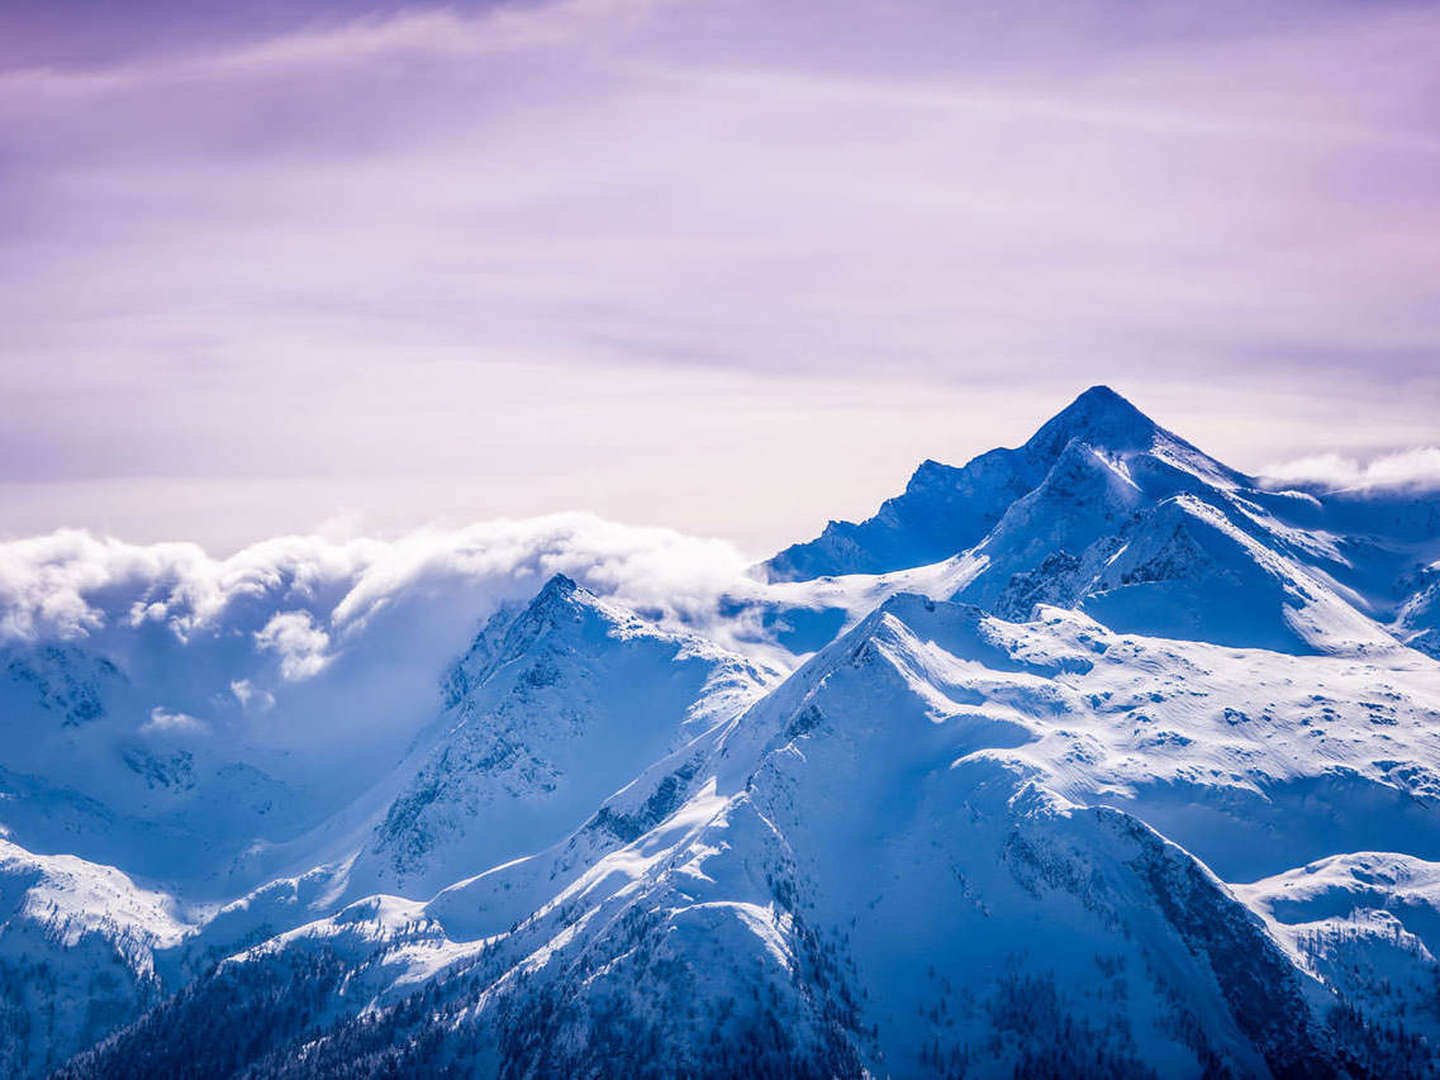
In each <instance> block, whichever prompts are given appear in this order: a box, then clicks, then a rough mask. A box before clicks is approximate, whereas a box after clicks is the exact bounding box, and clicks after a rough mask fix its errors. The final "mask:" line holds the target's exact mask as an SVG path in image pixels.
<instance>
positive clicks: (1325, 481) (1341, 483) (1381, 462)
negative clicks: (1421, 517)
mask: <svg viewBox="0 0 1440 1080" xmlns="http://www.w3.org/2000/svg"><path fill="white" fill-rule="evenodd" d="M1263 475H1264V478H1265V480H1266V482H1267V483H1269V484H1271V485H1272V486H1280V485H1286V484H1298V485H1309V486H1315V487H1320V488H1325V489H1328V490H1340V489H1345V488H1359V489H1365V488H1419V489H1426V490H1433V489H1435V488H1440V447H1435V446H1422V447H1416V448H1415V449H1412V450H1401V451H1398V452H1396V453H1391V454H1381V455H1379V456H1377V457H1372V458H1369V459H1368V460H1367V459H1359V458H1353V457H1345V456H1343V455H1341V454H1315V455H1312V456H1310V457H1303V458H1298V459H1296V460H1294V461H1286V462H1279V463H1277V464H1274V465H1271V466H1269V467H1268V468H1267V469H1265V470H1264V473H1263Z"/></svg>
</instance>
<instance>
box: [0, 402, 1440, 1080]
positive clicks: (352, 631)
mask: <svg viewBox="0 0 1440 1080" xmlns="http://www.w3.org/2000/svg"><path fill="white" fill-rule="evenodd" d="M596 565H597V567H598V566H599V565H600V564H599V563H598V562H597V564H596ZM542 576H543V580H536V581H534V582H533V584H531V585H530V586H529V587H528V588H527V589H525V590H523V594H519V595H514V596H507V597H502V598H498V599H495V600H494V601H493V602H492V601H486V602H485V603H480V602H477V601H476V600H475V599H474V598H473V597H471V596H470V595H468V594H466V593H464V592H463V591H457V592H456V593H455V594H454V595H453V596H445V597H442V598H441V599H439V600H436V601H434V602H435V603H439V604H443V605H445V606H446V609H447V611H449V612H450V617H451V619H452V621H453V623H454V624H455V625H463V626H465V627H467V629H466V630H465V631H464V633H463V634H457V635H456V636H455V637H454V639H453V640H447V641H446V642H445V643H444V644H443V645H442V646H439V647H437V651H436V655H435V656H434V657H433V662H432V660H431V659H428V658H429V656H430V654H429V653H425V654H424V656H425V657H427V659H425V660H423V661H415V662H414V663H412V662H411V660H410V659H409V655H410V654H409V653H405V652H404V647H406V645H407V643H409V642H410V638H409V637H408V636H407V635H406V634H405V632H404V631H405V629H406V628H407V626H410V625H412V624H413V623H412V622H407V619H408V620H413V618H414V616H413V611H409V610H408V609H406V608H405V607H404V606H403V605H390V606H389V607H386V606H385V605H375V607H374V611H373V613H371V614H367V615H366V617H364V618H359V619H356V620H355V621H353V622H352V623H350V624H347V625H346V627H343V628H342V627H340V626H339V625H338V623H337V624H335V625H330V626H328V627H327V626H322V625H320V624H319V623H317V622H316V621H315V620H313V619H312V618H311V616H310V615H308V614H305V612H307V611H309V610H310V609H309V608H304V609H303V611H302V605H301V600H302V599H303V600H304V602H305V603H307V604H312V605H313V604H315V603H318V602H319V600H318V599H317V598H320V599H324V601H325V603H328V604H331V605H332V606H334V605H335V604H339V605H342V606H343V605H351V606H354V605H355V603H356V600H355V598H354V597H353V596H344V597H342V596H341V595H339V593H338V592H337V595H336V596H334V597H331V596H329V592H327V590H329V591H331V592H335V591H336V590H334V589H333V588H332V586H330V585H327V584H326V580H322V579H320V578H315V579H313V580H312V578H311V577H307V576H306V575H305V574H302V573H299V572H290V571H287V572H285V573H278V572H277V573H273V574H268V575H263V576H262V577H261V578H260V579H257V580H256V581H254V582H250V581H249V580H248V579H247V581H246V583H244V585H243V587H239V588H235V589H232V590H231V592H232V593H233V595H234V597H236V598H235V599H231V600H227V601H226V602H227V603H229V604H230V605H231V606H232V607H233V608H234V610H233V612H232V613H231V616H230V621H229V622H228V623H226V624H224V626H225V628H224V629H213V628H208V629H207V627H212V624H207V623H205V622H204V620H203V619H201V618H199V616H198V615H195V616H193V617H191V616H187V617H186V619H183V620H170V621H165V620H162V619H159V618H158V617H155V618H152V617H151V615H152V613H153V612H156V611H160V610H162V609H163V610H164V611H165V612H169V611H170V610H171V608H172V607H173V606H174V604H175V602H176V601H175V599H174V596H173V592H174V590H173V589H171V591H170V592H167V591H166V589H167V588H170V587H169V586H167V585H165V584H164V583H163V582H160V583H157V582H156V581H155V580H151V579H147V581H148V582H149V583H148V584H146V585H144V586H143V587H138V586H137V587H134V588H132V589H131V591H129V592H125V591H124V590H121V591H120V592H123V596H122V595H120V593H117V594H116V596H119V599H117V598H116V596H109V595H106V596H101V595H100V594H101V592H102V591H103V590H102V589H100V588H99V587H96V588H95V589H94V590H92V592H93V596H91V597H90V598H91V599H92V600H93V602H94V604H95V608H94V611H100V612H108V613H110V614H106V615H103V616H102V615H96V614H93V613H88V614H85V615H84V617H80V618H77V619H73V620H71V621H70V622H69V623H66V624H64V626H65V627H67V628H65V629H33V628H32V629H27V628H26V627H24V626H21V620H18V619H14V618H12V619H9V620H0V626H4V627H7V628H9V629H8V630H7V633H6V636H5V638H4V642H3V646H0V730H3V733H4V744H3V745H4V747H5V750H4V751H3V754H0V1075H6V1076H15V1077H31V1076H45V1075H54V1076H57V1077H65V1078H75V1080H78V1078H82V1077H137V1078H138V1077H155V1076H205V1077H212V1076H213V1077H232V1076H237V1077H238V1076H244V1077H254V1078H259V1077H271V1076H290V1077H312V1076H315V1077H391V1076H457V1077H458V1076H477V1077H559V1076H567V1077H568V1076H589V1077H622V1076H623V1077H731V1076H734V1077H742V1076H743V1077H752V1076H754V1077H766V1076H776V1077H781V1076H784V1077H817V1078H819V1077H861V1076H874V1077H884V1076H894V1077H1131V1076H1133V1077H1166V1078H1168V1077H1197V1078H1200V1077H1204V1078H1217V1077H1237V1078H1238V1077H1275V1078H1291V1077H1295V1078H1299V1077H1336V1078H1341V1077H1350V1078H1362V1077H1392V1076H1398V1077H1433V1076H1436V1075H1440V961H1437V956H1440V493H1436V492H1431V491H1426V490H1421V489H1365V490H1359V489H1357V490H1330V489H1323V488H1318V487H1293V486H1291V487H1279V486H1276V485H1273V484H1269V483H1267V482H1265V481H1263V480H1262V479H1259V478H1255V477H1251V476H1247V475H1244V474H1242V473H1240V472H1237V471H1236V470H1234V469H1231V468H1229V467H1227V466H1225V465H1223V464H1222V463H1220V462H1219V461H1216V460H1215V459H1213V458H1211V457H1210V456H1208V455H1206V454H1205V453H1204V452H1203V451H1201V450H1200V449H1198V448H1197V447H1195V446H1193V445H1192V444H1191V443H1189V442H1187V441H1186V440H1185V439H1183V438H1181V437H1180V436H1178V435H1176V434H1174V433H1172V432H1170V431H1167V430H1166V429H1165V428H1163V427H1160V426H1159V425H1157V424H1156V423H1155V422H1153V421H1152V420H1151V419H1150V418H1148V417H1147V416H1145V415H1144V414H1143V413H1142V412H1140V411H1139V410H1138V409H1136V408H1135V407H1134V406H1133V405H1132V404H1131V403H1130V402H1128V401H1127V400H1125V399H1124V398H1123V397H1122V396H1120V395H1119V394H1117V393H1115V392H1114V391H1112V390H1110V389H1108V388H1105V387H1094V388H1092V389H1090V390H1087V391H1085V392H1084V393H1083V394H1081V395H1080V396H1079V397H1078V398H1077V399H1076V400H1075V401H1074V402H1073V403H1072V404H1071V405H1070V406H1068V407H1067V408H1066V409H1065V410H1063V411H1062V412H1061V413H1059V414H1058V415H1057V416H1055V417H1054V418H1052V419H1051V420H1050V421H1048V422H1047V423H1045V424H1044V425H1043V426H1042V427H1041V428H1040V429H1039V431H1037V432H1036V433H1035V435H1033V436H1032V437H1031V438H1030V439H1029V440H1028V441H1027V442H1025V443H1024V444H1023V445H1021V446H1020V447H1018V448H1016V449H999V450H994V451H991V452H989V453H986V454H983V455H981V456H980V457H977V458H975V459H974V460H972V461H971V462H969V463H968V464H966V465H964V466H962V467H952V466H948V465H942V464H939V463H937V462H933V461H927V462H925V463H924V464H922V465H921V466H920V467H919V468H918V469H917V470H916V472H915V474H914V475H913V476H912V477H911V479H910V481H909V483H908V484H907V485H906V488H905V490H904V492H903V493H902V494H900V495H898V496H896V497H895V498H893V499H890V500H888V501H886V502H885V503H884V505H883V506H881V507H880V509H879V511H878V512H877V513H876V514H875V516H874V517H871V518H869V519H867V520H866V521H863V522H860V523H850V522H832V523H830V525H828V526H827V527H826V528H825V530H824V531H823V533H822V534H821V535H820V536H819V537H817V538H815V539H814V540H811V541H809V542H805V543H799V544H796V545H794V546H792V547H789V548H787V549H785V550H784V551H782V552H780V553H779V554H777V555H775V556H774V557H773V558H771V559H770V560H768V561H767V562H764V563H762V564H760V565H758V566H756V567H754V568H753V571H752V573H751V575H750V576H749V577H748V578H746V579H744V580H741V581H735V582H733V583H730V584H728V585H727V586H726V587H725V588H723V589H721V590H719V591H718V592H716V593H715V594H714V595H711V594H709V593H704V592H703V591H699V592H697V593H696V595H697V596H701V597H704V598H706V599H704V601H703V604H702V603H700V602H699V601H696V600H695V599H694V597H689V598H687V600H686V603H685V604H683V605H679V606H675V607H661V606H656V607H651V606H649V605H645V604H633V603H632V604H627V603H625V602H624V601H623V600H622V599H621V598H620V597H619V596H618V595H616V592H615V589H614V588H613V582H612V581H610V580H608V579H607V576H606V574H605V573H604V572H603V570H602V569H596V570H595V571H594V572H593V573H590V574H588V575H587V574H586V573H584V572H576V571H574V570H572V571H571V574H569V575H567V574H565V573H558V572H557V573H550V574H547V575H542ZM127 588H129V587H128V586H127ZM112 591H114V590H113V589H112ZM217 591H218V590H217ZM226 595H230V594H226ZM31 599H32V601H33V598H31ZM42 600H43V597H42ZM186 602H187V603H189V604H191V607H189V608H186V609H185V610H186V611H187V612H191V611H204V610H209V608H206V607H205V604H207V603H209V605H210V608H214V607H215V606H216V604H217V603H218V601H213V600H211V599H210V598H209V596H208V594H206V595H204V596H201V597H199V599H195V598H193V597H189V598H187V600H186ZM40 606H41V608H42V609H43V607H44V605H43V603H42V604H41V605H40ZM88 610H89V609H87V612H88ZM367 610H368V609H367ZM387 618H388V619H390V620H391V623H390V625H391V626H392V627H398V628H399V629H398V630H394V631H392V632H390V633H389V636H387V637H386V638H384V641H385V642H387V643H389V644H387V645H385V646H383V647H382V646H381V645H380V644H379V641H380V640H381V639H379V638H377V637H374V635H375V634H376V633H378V632H377V631H376V630H375V629H374V628H375V627H376V626H377V625H381V624H382V623H383V622H384V620H385V619H387ZM446 625H449V623H447V624H446ZM367 634H369V635H371V636H370V637H367V636H366V635H367ZM411 636H418V633H417V634H416V635H411ZM397 642H398V643H400V644H395V643H397ZM402 654H403V655H402ZM257 657H258V659H257ZM266 664H268V665H270V666H269V667H266V666H265V665H266ZM406 665H409V666H406ZM427 665H428V666H427ZM402 668H403V670H404V671H407V672H408V671H411V670H412V669H413V670H415V671H420V672H422V673H423V678H420V677H416V678H411V677H410V676H408V675H406V676H405V677H403V678H402V677H401V676H400V675H399V674H395V673H396V672H400V671H401V670H402ZM267 672H268V673H269V676H268V677H270V678H271V680H272V681H271V682H269V683H265V682H264V681H263V680H264V678H265V677H266V673H267ZM287 695H288V696H287ZM281 697H283V698H284V700H280V701H279V703H278V704H277V699H278V698H281Z"/></svg>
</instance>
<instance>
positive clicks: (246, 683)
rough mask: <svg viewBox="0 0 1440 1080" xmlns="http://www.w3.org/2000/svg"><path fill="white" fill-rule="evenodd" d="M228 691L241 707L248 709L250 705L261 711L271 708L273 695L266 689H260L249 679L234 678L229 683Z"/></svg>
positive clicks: (273, 702)
mask: <svg viewBox="0 0 1440 1080" xmlns="http://www.w3.org/2000/svg"><path fill="white" fill-rule="evenodd" d="M230 693H232V694H233V695H235V700H236V701H238V702H239V703H240V707H241V708H242V709H248V708H250V707H251V706H252V705H253V706H254V707H255V708H256V709H259V710H261V711H264V710H265V709H269V708H273V707H274V705H275V695H274V694H272V693H270V691H268V690H262V689H260V688H259V687H257V686H256V685H255V684H254V683H252V682H251V681H250V680H249V679H234V680H232V681H231V683H230Z"/></svg>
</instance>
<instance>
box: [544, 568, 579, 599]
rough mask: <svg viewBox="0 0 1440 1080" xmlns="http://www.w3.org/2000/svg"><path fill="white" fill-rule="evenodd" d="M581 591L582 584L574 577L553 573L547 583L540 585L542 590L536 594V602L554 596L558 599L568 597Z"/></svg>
mask: <svg viewBox="0 0 1440 1080" xmlns="http://www.w3.org/2000/svg"><path fill="white" fill-rule="evenodd" d="M581 591H582V590H581V588H580V585H579V584H578V583H577V582H576V581H575V579H574V578H572V577H569V576H568V575H566V574H560V573H557V574H552V575H551V577H550V580H549V581H547V582H545V584H544V585H542V586H541V587H540V591H539V592H538V593H536V594H535V600H534V602H535V603H537V604H538V603H540V602H541V601H543V600H549V599H552V598H553V599H557V600H562V599H567V598H569V597H571V596H574V595H575V594H576V593H578V592H581Z"/></svg>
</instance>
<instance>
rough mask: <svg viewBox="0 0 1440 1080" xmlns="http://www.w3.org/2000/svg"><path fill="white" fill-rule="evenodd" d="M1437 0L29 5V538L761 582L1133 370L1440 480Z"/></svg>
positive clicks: (23, 387) (1312, 465)
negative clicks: (436, 551)
mask: <svg viewBox="0 0 1440 1080" xmlns="http://www.w3.org/2000/svg"><path fill="white" fill-rule="evenodd" d="M1437 55H1440V5H1436V4H1414V3H1388V2H1383V0H1382V2H1370V3H1353V2H1350V3H1339V2H1334V3H1327V2H1324V0H1276V2H1273V3H1267V4H1263V5H1257V4H1253V3H1239V2H1234V3H1232V2H1227V0H1218V2H1207V3H1171V2H1165V0H1157V2H1154V3H1136V2H1134V0H1124V2H1119V0H1067V2H1064V3H1061V2H1058V0H1018V2H1016V3H1012V4H1005V5H992V4H979V3H941V2H939V0H935V2H930V0H896V2H882V0H874V2H868V3H864V2H862V3H855V4H846V5H833V4H825V3H818V2H802V0H768V2H758V0H713V2H703V0H700V2H690V0H548V2H531V3H498V4H497V3H490V4H453V5H447V6H436V5H429V4H401V3H389V2H364V3H359V2H355V3H350V2H336V0H329V2H311V3H293V2H290V3H284V2H281V0H254V2H249V3H245V2H238V3H237V2H223V3H222V2H220V0H200V2H196V0H129V2H127V3H126V4H123V5H119V4H109V3H102V2H99V0H66V2H62V3H56V2H54V0H5V3H3V4H0V536H4V537H19V536H24V535H29V534H34V533H41V532H47V531H50V530H53V529H56V528H59V527H64V526H78V527H84V528H88V529H91V530H93V531H95V532H97V533H101V534H110V535H115V536H118V537H121V538H124V539H126V540H129V541H137V542H152V541H157V540H165V539H183V540H194V541H198V542H200V543H202V544H203V545H205V546H206V548H207V549H208V550H210V551H212V552H214V553H216V554H225V553H227V552H231V551H234V550H236V549H237V548H239V547H241V546H242V545H245V544H247V543H251V542H253V541H256V540H259V539H261V538H264V537H267V536H272V535H277V534H282V533H293V532H316V533H318V534H320V535H326V536H334V537H337V538H340V539H343V538H346V537H351V536H358V535H394V534H396V533H398V532H402V531H405V530H408V529H412V528H415V527H417V526H419V525H421V524H425V523H435V522H438V523H448V524H450V525H463V524H466V523H469V522H475V521H483V520H489V519H495V518H519V517H527V516H531V515H537V514H548V513H553V512H557V511H571V510H578V511H590V512H594V513H597V514H600V515H602V516H603V517H605V518H609V519H614V520H618V521H622V522H628V523H633V524H637V525H662V526H668V527H672V528H675V529H680V530H683V531H686V532H690V533H695V534H699V535H703V536H715V537H719V538H722V539H725V540H729V541H731V542H732V543H733V544H735V545H738V546H739V547H740V548H741V550H742V551H744V552H746V553H748V554H751V555H754V556H761V555H764V554H768V553H769V552H770V551H773V550H775V549H777V548H779V547H781V546H783V545H784V544H786V543H789V542H790V541H792V540H796V539H800V538H804V537H808V536H811V535H813V534H815V533H816V532H818V530H819V529H820V527H821V526H823V524H824V522H825V521H826V520H827V519H829V518H832V517H834V518H842V517H843V518H857V517H863V516H865V515H866V514H868V513H870V512H872V511H873V509H874V508H875V506H876V505H877V504H878V503H879V501H880V500H881V499H882V498H884V497H886V496H887V495H889V494H892V493H894V492H895V491H897V490H899V489H900V488H901V487H902V486H903V484H904V481H905V479H906V477H907V476H908V474H909V472H910V471H911V470H912V469H913V468H914V466H915V465H916V464H917V463H918V462H919V461H921V460H923V459H925V458H935V459H938V460H942V461H949V462H955V463H959V462H963V461H964V460H966V459H968V458H969V457H970V456H972V455H973V454H975V453H978V452H980V451H983V450H986V449H989V448H990V447H993V446H996V445H1015V444H1017V443H1019V442H1021V441H1023V440H1024V439H1025V438H1026V437H1027V436H1028V435H1029V434H1030V433H1031V432H1032V431H1033V430H1034V428H1036V427H1037V426H1038V425H1039V424H1040V423H1041V422H1042V421H1043V420H1044V419H1045V418H1046V417H1048V416H1049V415H1051V414H1052V413H1054V412H1055V411H1057V410H1058V409H1059V408H1061V407H1062V406H1063V405H1064V404H1065V403H1066V402H1067V401H1068V400H1069V399H1071V398H1072V397H1074V396H1075V394H1077V393H1078V392H1079V391H1081V390H1083V389H1084V388H1085V387H1086V386H1089V385H1091V384H1092V383H1097V382H1104V383H1108V384H1110V385H1112V386H1114V387H1115V388H1116V389H1118V390H1120V391H1121V392H1122V393H1124V394H1126V395H1127V396H1128V397H1130V398H1131V400H1133V401H1134V402H1135V403H1136V404H1137V405H1139V406H1140V407H1141V408H1142V409H1144V410H1145V411H1147V412H1148V413H1150V415H1152V416H1153V417H1154V418H1155V419H1157V420H1158V421H1159V422H1161V423H1162V424H1164V425H1166V426H1168V427H1170V428H1172V429H1174V430H1177V431H1179V432H1180V433H1181V434H1183V435H1185V436H1186V437H1187V438H1189V439H1191V440H1192V441H1194V442H1196V443H1197V444H1199V445H1200V446H1202V447H1203V448H1204V449H1206V450H1208V451H1209V452H1211V453H1213V454H1215V455H1216V456H1218V457H1220V458H1222V459H1223V460H1225V461H1226V462H1227V463H1228V464H1231V465H1233V466H1235V467H1238V468H1241V469H1245V470H1248V471H1252V472H1258V471H1266V472H1272V473H1275V474H1278V475H1281V476H1288V477H1295V478H1315V477H1329V478H1332V479H1334V480H1335V482H1339V483H1387V482H1394V480H1395V478H1396V477H1402V478H1405V479H1410V480H1413V479H1415V478H1426V477H1428V478H1431V479H1434V478H1436V477H1437V476H1440V451H1437V450H1435V449H1434V448H1435V447H1436V446H1437V445H1440V408H1437V405H1440V65H1436V64H1435V62H1434V58H1435V57H1436V56H1437Z"/></svg>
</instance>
